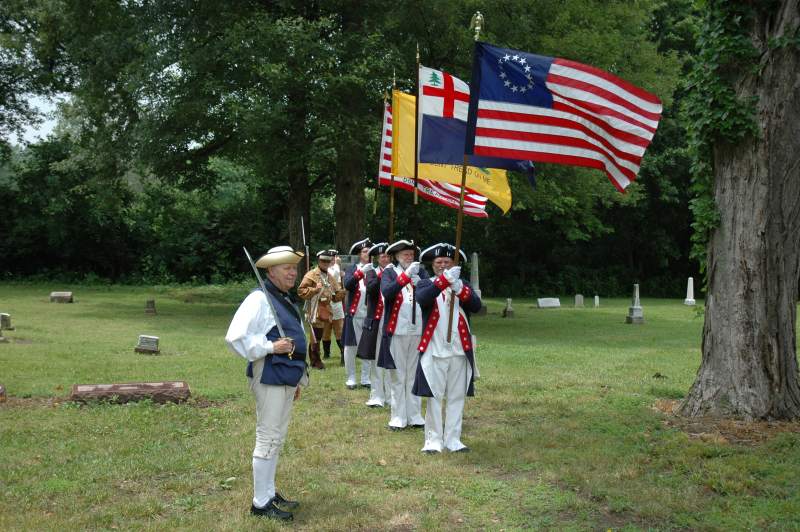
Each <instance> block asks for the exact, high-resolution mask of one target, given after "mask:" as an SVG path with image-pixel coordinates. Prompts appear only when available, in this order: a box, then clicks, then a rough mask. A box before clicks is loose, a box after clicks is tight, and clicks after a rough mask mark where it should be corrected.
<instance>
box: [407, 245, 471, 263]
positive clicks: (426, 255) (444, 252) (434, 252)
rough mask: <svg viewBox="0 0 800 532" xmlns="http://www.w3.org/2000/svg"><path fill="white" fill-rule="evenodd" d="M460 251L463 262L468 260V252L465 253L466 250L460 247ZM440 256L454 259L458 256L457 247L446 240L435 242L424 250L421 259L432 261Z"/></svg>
mask: <svg viewBox="0 0 800 532" xmlns="http://www.w3.org/2000/svg"><path fill="white" fill-rule="evenodd" d="M458 253H459V254H460V255H461V258H462V259H463V262H467V254H466V253H464V250H462V249H459V250H458ZM438 257H449V258H451V259H454V258H455V257H456V247H455V246H454V245H452V244H448V243H446V242H439V243H438V244H434V245H432V246H431V247H429V248H426V249H425V251H423V252H422V254H421V255H420V256H419V260H421V261H428V260H431V261H432V260H433V259H436V258H438Z"/></svg>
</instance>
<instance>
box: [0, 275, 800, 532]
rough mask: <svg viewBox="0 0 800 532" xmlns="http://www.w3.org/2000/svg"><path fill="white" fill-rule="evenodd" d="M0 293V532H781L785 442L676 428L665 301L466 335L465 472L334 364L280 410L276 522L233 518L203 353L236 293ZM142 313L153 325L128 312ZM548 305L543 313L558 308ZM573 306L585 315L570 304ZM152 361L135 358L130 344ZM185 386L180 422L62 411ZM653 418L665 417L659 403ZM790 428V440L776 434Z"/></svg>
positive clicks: (793, 440) (237, 441)
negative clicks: (469, 392)
mask: <svg viewBox="0 0 800 532" xmlns="http://www.w3.org/2000/svg"><path fill="white" fill-rule="evenodd" d="M55 289H69V287H61V286H58V287H55V286H45V285H7V286H3V287H0V312H9V313H11V315H12V320H13V322H14V323H13V324H14V325H15V326H16V327H17V330H16V331H13V332H6V333H5V334H6V336H7V337H9V338H10V339H11V342H10V343H6V344H0V384H3V385H5V386H6V388H7V391H8V394H9V398H8V400H7V401H6V402H5V403H0V529H2V530H45V529H48V530H51V529H61V530H76V529H104V530H112V529H113V530H124V529H131V530H142V529H144V530H164V529H175V528H177V529H186V530H189V529H192V530H256V529H258V530H264V529H282V528H289V527H290V526H291V528H297V529H305V530H347V529H382V530H413V529H421V530H422V529H424V530H448V529H450V530H452V529H462V528H465V529H486V530H515V529H529V528H534V529H558V530H570V529H572V530H586V529H603V530H605V529H622V530H637V529H662V530H668V529H694V530H727V529H765V528H774V529H800V434H798V433H797V432H795V431H794V430H796V427H793V426H781V425H777V424H761V425H753V426H744V425H735V424H731V425H729V426H728V428H729V429H731V430H730V431H729V432H726V431H725V430H723V429H724V427H722V428H721V426H718V425H710V424H709V425H703V424H702V423H700V424H698V423H695V424H687V423H682V422H681V421H680V420H675V419H673V418H672V417H671V416H669V415H667V414H664V413H663V412H661V411H660V410H658V409H657V408H654V405H655V404H656V403H657V402H659V401H661V404H665V401H663V400H674V399H679V398H681V397H682V396H683V394H684V393H685V392H686V390H687V389H688V387H689V386H690V384H691V383H692V380H693V378H694V374H695V371H696V369H697V366H698V364H699V342H700V331H701V326H702V318H701V317H697V316H696V312H695V310H694V309H691V308H688V307H685V306H683V305H682V304H681V301H679V300H648V299H644V300H643V302H642V304H643V306H644V311H645V319H646V324H645V325H643V326H634V325H625V324H624V318H625V315H626V311H627V308H626V307H627V305H628V304H629V302H628V301H627V300H603V301H602V305H603V306H602V307H601V308H599V309H594V308H584V309H573V308H562V309H555V310H538V309H535V308H533V303H532V302H531V301H528V300H515V302H514V306H515V311H516V316H515V317H514V318H513V319H503V318H501V317H500V316H499V313H500V310H501V308H502V304H501V301H500V300H490V301H488V306H489V313H490V314H489V316H487V317H481V318H476V319H475V320H474V322H473V325H474V330H475V332H476V334H477V335H478V343H479V348H478V349H479V351H478V357H479V365H480V369H481V373H482V378H481V380H480V381H478V384H477V395H476V397H474V398H472V399H470V400H468V402H467V406H466V409H465V417H464V433H463V440H464V442H465V443H466V444H467V445H469V446H470V447H471V448H472V452H471V453H468V454H455V455H448V454H444V455H441V456H427V455H423V454H422V453H420V448H421V447H422V443H423V441H422V432H421V431H419V430H416V431H414V430H407V431H403V432H400V433H393V432H390V431H388V430H386V428H385V426H386V423H387V421H388V412H387V411H386V410H378V409H369V408H367V407H366V406H364V401H365V400H366V397H367V393H366V391H365V390H357V391H348V390H346V389H345V387H344V372H343V369H342V368H341V367H339V364H338V356H337V357H336V358H335V359H331V360H332V363H330V364H329V368H328V369H327V370H325V371H323V372H319V371H315V372H314V373H312V382H311V387H309V388H308V389H306V390H305V391H304V394H303V397H302V398H301V400H300V401H299V402H298V403H297V404H296V405H295V411H294V414H293V418H292V423H291V426H290V430H289V438H288V441H287V443H286V446H285V448H284V452H283V454H282V456H281V462H280V466H279V469H278V486H279V489H281V491H282V492H284V494H286V495H289V496H291V497H296V498H299V499H300V500H301V501H302V504H303V506H302V507H301V509H300V510H299V511H297V512H296V513H295V521H294V523H293V524H292V525H290V526H287V525H281V524H277V523H273V522H264V521H261V520H257V519H255V518H253V517H251V516H250V515H249V514H248V510H249V506H250V498H251V495H252V493H251V470H250V461H251V459H250V457H251V452H252V447H253V441H254V411H253V403H252V399H251V397H250V395H249V391H248V390H247V387H246V380H245V377H244V369H245V368H244V363H243V361H242V360H240V359H237V358H236V357H235V356H234V355H232V354H231V353H230V352H228V351H227V349H226V348H225V346H224V342H223V336H224V333H225V330H226V328H227V325H228V322H229V320H230V318H231V316H232V315H233V312H234V311H235V309H236V306H237V304H238V302H239V301H240V300H241V299H242V298H243V296H244V295H245V294H246V291H247V288H246V287H244V286H228V287H206V288H195V289H188V288H159V289H151V288H131V287H116V286H112V287H83V286H76V287H73V288H72V289H73V290H74V291H75V297H76V302H75V303H74V304H71V305H70V304H55V303H53V304H51V303H49V302H48V297H47V296H48V294H49V292H50V291H51V290H55ZM151 297H154V298H155V299H156V305H157V308H158V315H156V316H148V315H145V314H144V304H145V300H146V299H148V298H151ZM565 300H566V298H562V301H565ZM588 303H589V305H591V301H588ZM139 334H153V335H156V336H159V337H160V338H161V349H162V354H161V355H160V356H146V355H137V354H134V353H133V347H134V345H135V343H136V339H137V335H139ZM162 379H169V380H186V381H187V382H188V383H189V385H190V386H191V389H192V393H193V396H194V399H193V400H192V401H191V402H190V403H188V404H184V405H166V406H164V405H155V404H151V403H138V404H129V405H112V404H97V405H93V406H78V405H75V404H72V403H69V402H65V400H64V398H65V397H66V395H67V394H68V393H69V389H70V387H71V385H72V384H75V383H99V382H130V381H139V380H162ZM666 404H668V403H666ZM780 429H789V430H780Z"/></svg>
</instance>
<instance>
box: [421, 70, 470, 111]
mask: <svg viewBox="0 0 800 532" xmlns="http://www.w3.org/2000/svg"><path fill="white" fill-rule="evenodd" d="M419 84H420V92H421V93H422V98H421V100H422V106H421V107H422V109H421V113H422V114H426V115H433V116H441V117H444V118H457V119H459V120H463V121H464V122H466V121H467V111H468V109H469V85H467V83H466V82H465V81H463V80H460V79H458V78H455V77H453V76H451V75H450V74H448V73H447V72H443V71H441V70H435V69H433V68H428V67H424V66H421V67H419Z"/></svg>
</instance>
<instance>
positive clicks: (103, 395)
mask: <svg viewBox="0 0 800 532" xmlns="http://www.w3.org/2000/svg"><path fill="white" fill-rule="evenodd" d="M190 395H191V392H190V391H189V385H188V384H187V383H186V381H162V382H128V383H121V384H73V385H72V392H71V393H70V394H69V400H70V401H78V402H81V403H86V402H88V401H100V400H108V401H111V402H114V403H128V402H131V401H141V400H142V399H151V400H152V401H153V402H154V403H182V402H184V401H186V400H187V399H189V396H190Z"/></svg>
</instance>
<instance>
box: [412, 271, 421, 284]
mask: <svg viewBox="0 0 800 532" xmlns="http://www.w3.org/2000/svg"><path fill="white" fill-rule="evenodd" d="M421 280H422V277H420V276H419V275H417V274H416V273H415V274H414V275H412V276H411V284H413V285H414V286H417V283H418V282H420V281H421Z"/></svg>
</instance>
